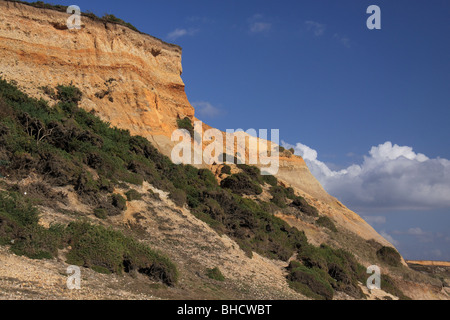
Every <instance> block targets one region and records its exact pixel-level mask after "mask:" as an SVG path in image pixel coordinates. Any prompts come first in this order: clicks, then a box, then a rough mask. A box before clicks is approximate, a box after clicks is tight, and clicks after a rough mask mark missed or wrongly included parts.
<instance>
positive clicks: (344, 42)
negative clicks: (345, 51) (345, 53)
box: [333, 33, 350, 48]
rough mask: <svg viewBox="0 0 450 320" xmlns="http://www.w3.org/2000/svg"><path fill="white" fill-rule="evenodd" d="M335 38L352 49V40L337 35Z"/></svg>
mask: <svg viewBox="0 0 450 320" xmlns="http://www.w3.org/2000/svg"><path fill="white" fill-rule="evenodd" d="M333 38H334V39H336V40H337V41H339V42H340V43H341V44H342V45H343V46H345V47H347V48H350V39H349V38H348V37H347V36H343V35H340V34H338V33H335V34H334V35H333Z"/></svg>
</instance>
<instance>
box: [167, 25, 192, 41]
mask: <svg viewBox="0 0 450 320" xmlns="http://www.w3.org/2000/svg"><path fill="white" fill-rule="evenodd" d="M197 32H198V29H192V28H190V29H175V30H174V31H172V32H170V33H169V34H168V35H167V38H168V39H169V40H170V41H174V40H176V39H178V38H181V37H184V36H193V35H195V34H196V33H197Z"/></svg>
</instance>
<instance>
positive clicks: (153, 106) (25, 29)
mask: <svg viewBox="0 0 450 320" xmlns="http://www.w3.org/2000/svg"><path fill="white" fill-rule="evenodd" d="M68 17H69V15H68V14H65V13H61V12H57V11H53V10H46V9H37V8H33V7H30V6H26V5H23V4H18V3H12V2H6V1H0V56H1V58H0V76H1V77H3V78H5V79H7V80H14V81H16V82H17V84H18V86H19V87H20V88H21V89H23V90H24V91H25V92H27V93H28V94H30V95H31V96H34V97H42V98H44V99H46V100H49V99H50V98H49V96H48V95H46V94H45V93H44V90H42V89H39V88H40V87H44V86H49V87H55V86H57V85H59V84H62V85H69V84H73V85H75V86H77V87H78V88H80V89H81V90H82V92H83V94H84V97H83V100H82V102H81V106H82V107H83V108H84V109H86V110H88V111H91V110H94V111H95V112H97V113H98V115H99V116H100V117H101V118H102V119H104V120H106V121H109V122H111V124H112V125H115V126H118V127H120V128H124V129H128V130H130V132H131V133H132V134H135V135H141V136H144V137H147V138H148V139H150V140H151V141H153V142H154V143H155V144H156V145H157V147H158V148H159V149H160V151H162V152H163V153H165V154H166V155H170V150H171V147H172V146H173V143H171V141H170V136H171V134H172V132H173V131H174V130H175V129H176V128H177V124H176V120H177V119H178V118H184V117H185V116H187V117H190V118H191V119H193V120H195V115H194V108H193V107H192V106H191V105H190V104H189V101H188V99H187V96H186V93H185V90H184V83H183V81H182V79H181V73H182V66H181V48H180V47H178V46H175V45H171V44H167V43H164V42H162V41H161V40H158V39H156V38H153V37H151V36H148V35H144V34H141V33H138V32H135V31H132V30H130V29H128V28H127V27H124V26H120V25H115V24H110V23H102V22H99V21H94V20H91V19H89V18H87V17H82V24H83V26H82V29H81V30H78V31H71V30H67V29H65V30H64V26H65V24H66V20H67V18H68ZM205 128H209V127H207V125H205ZM277 176H278V178H279V179H280V180H282V181H283V182H284V183H285V184H286V185H290V186H292V187H294V188H295V189H296V190H297V191H298V192H299V193H300V194H302V195H303V196H305V197H306V198H307V199H308V200H309V201H310V202H313V203H314V205H315V206H317V208H318V209H319V210H321V212H323V213H324V214H326V215H328V216H330V217H332V218H333V219H334V220H336V222H337V223H338V224H339V225H341V226H342V227H344V228H346V229H347V230H349V231H351V232H354V233H355V234H357V235H359V236H360V237H362V238H363V239H376V240H377V241H378V242H380V243H383V244H389V243H388V242H387V241H386V240H385V239H384V238H382V237H381V236H380V235H379V234H378V233H377V232H375V230H374V229H373V228H371V227H370V226H369V225H368V224H367V223H366V222H365V221H364V220H362V219H361V218H360V217H359V216H358V215H357V214H355V213H354V212H352V211H350V210H348V209H347V208H345V207H344V206H343V205H342V204H341V203H339V202H338V201H337V200H336V199H335V198H333V197H331V196H330V195H328V194H327V193H326V192H325V190H324V189H323V188H322V186H321V185H320V183H319V182H318V181H317V180H316V179H315V178H314V177H313V176H312V174H311V173H310V171H309V169H308V167H307V166H306V164H305V162H304V161H303V159H301V158H300V157H290V158H283V157H282V158H280V170H279V172H278V175H277ZM290 223H293V224H295V222H293V221H290ZM297 226H298V227H299V228H302V225H301V224H297ZM303 227H305V226H303ZM305 228H307V227H305ZM306 231H308V230H306Z"/></svg>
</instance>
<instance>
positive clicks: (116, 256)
mask: <svg viewBox="0 0 450 320" xmlns="http://www.w3.org/2000/svg"><path fill="white" fill-rule="evenodd" d="M38 222H39V213H38V211H37V209H36V208H34V207H33V206H32V204H31V203H30V201H29V200H26V199H24V198H23V196H20V195H19V194H18V193H15V192H12V191H2V192H0V243H1V244H3V245H5V244H8V245H11V251H12V252H13V253H15V254H17V255H23V256H27V257H29V258H32V259H51V258H54V257H56V256H57V255H58V249H64V248H70V250H69V252H68V254H67V263H70V264H74V265H79V266H83V267H87V268H91V269H93V270H95V271H100V272H109V273H118V274H121V273H123V272H130V271H133V270H134V271H137V272H140V273H142V274H145V275H147V276H149V277H150V278H152V279H157V280H160V281H162V282H164V283H165V284H167V285H174V284H175V283H176V282H177V278H178V274H177V269H176V267H175V265H174V264H173V263H172V262H171V261H170V260H169V259H168V258H167V257H166V256H164V255H163V254H161V253H159V252H156V251H153V250H152V249H150V248H149V247H147V246H146V245H144V244H141V243H139V242H137V241H135V240H133V239H132V238H129V237H126V236H124V235H123V234H122V233H121V232H119V231H115V230H112V229H107V228H104V227H101V226H94V225H91V224H89V223H87V222H73V223H70V224H69V225H68V226H63V225H53V226H51V227H50V228H49V229H46V228H44V227H42V226H41V225H39V224H38Z"/></svg>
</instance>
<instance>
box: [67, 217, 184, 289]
mask: <svg viewBox="0 0 450 320" xmlns="http://www.w3.org/2000/svg"><path fill="white" fill-rule="evenodd" d="M67 233H68V234H69V244H70V246H71V247H72V249H71V251H69V253H68V254H67V263H70V264H74V265H79V266H85V267H89V268H93V269H94V270H103V271H105V270H108V271H109V272H113V273H118V274H121V273H123V272H131V271H132V270H136V271H138V272H140V273H143V274H146V275H148V276H149V277H151V278H155V279H158V280H161V281H163V282H164V283H165V284H167V285H174V284H175V283H176V282H177V278H178V273H177V270H176V267H175V265H174V264H173V263H172V262H170V260H169V259H168V258H167V257H165V256H163V255H162V254H161V253H159V252H156V251H153V250H151V249H150V248H148V247H147V246H145V245H143V244H141V243H139V242H136V241H135V240H133V239H131V238H128V237H126V236H124V235H123V234H122V233H121V232H118V231H114V230H112V229H106V228H104V227H101V226H93V225H90V224H88V223H80V222H74V223H71V224H69V226H68V227H67Z"/></svg>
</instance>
